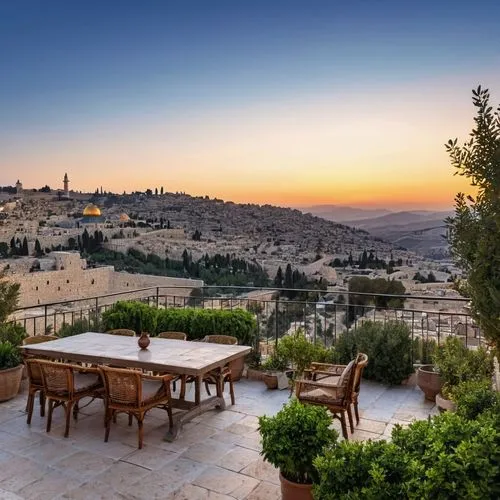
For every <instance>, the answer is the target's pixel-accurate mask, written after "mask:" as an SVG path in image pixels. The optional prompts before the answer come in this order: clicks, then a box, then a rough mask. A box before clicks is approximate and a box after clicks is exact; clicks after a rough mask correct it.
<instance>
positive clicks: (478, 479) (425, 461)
mask: <svg viewBox="0 0 500 500" xmlns="http://www.w3.org/2000/svg"><path fill="white" fill-rule="evenodd" d="M392 442H393V443H394V444H395V445H396V446H397V447H398V448H399V449H400V452H401V454H402V455H405V456H406V460H407V463H408V467H407V471H406V478H405V484H404V486H405V490H406V492H407V495H408V498H412V499H413V498H414V499H420V498H443V499H444V498H464V499H469V498H477V499H487V498H491V499H493V498H499V496H500V469H499V465H500V429H499V428H498V426H495V425H494V421H493V419H492V418H489V417H487V416H485V418H484V419H483V420H482V421H479V420H467V419H466V418H464V417H462V416H461V415H458V414H456V413H453V412H445V413H443V414H442V415H440V416H438V417H434V419H432V420H429V421H426V420H424V421H418V422H414V423H413V424H411V425H410V426H409V427H408V428H407V429H403V428H401V427H400V426H396V428H395V429H394V431H393V433H392Z"/></svg>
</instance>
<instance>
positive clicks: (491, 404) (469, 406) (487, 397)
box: [450, 379, 500, 420]
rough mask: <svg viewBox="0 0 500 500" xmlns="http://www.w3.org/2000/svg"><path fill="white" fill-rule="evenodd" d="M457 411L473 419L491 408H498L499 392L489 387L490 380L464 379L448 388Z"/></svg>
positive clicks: (499, 405)
mask: <svg viewBox="0 0 500 500" xmlns="http://www.w3.org/2000/svg"><path fill="white" fill-rule="evenodd" d="M450 397H451V399H452V401H454V402H455V403H456V405H457V410H456V411H457V413H458V414H459V415H462V416H463V417H465V418H467V419H469V420H473V419H475V418H476V417H477V416H478V415H480V414H481V413H484V412H485V411H487V410H491V409H493V408H498V409H499V410H500V394H499V393H497V392H495V391H494V390H493V389H492V387H491V380H488V379H485V380H465V381H463V382H460V383H459V384H458V385H457V386H455V387H453V388H452V389H451V390H450Z"/></svg>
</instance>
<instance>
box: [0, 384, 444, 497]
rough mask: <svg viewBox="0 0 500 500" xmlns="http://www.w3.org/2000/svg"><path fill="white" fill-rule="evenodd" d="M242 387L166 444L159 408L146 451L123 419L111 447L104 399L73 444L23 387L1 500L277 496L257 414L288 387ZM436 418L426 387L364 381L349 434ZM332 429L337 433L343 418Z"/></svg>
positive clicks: (7, 421)
mask: <svg viewBox="0 0 500 500" xmlns="http://www.w3.org/2000/svg"><path fill="white" fill-rule="evenodd" d="M235 391H236V404H235V405H234V406H230V405H229V401H228V406H227V409H226V410H224V411H218V410H213V411H210V412H207V413H205V414H203V415H200V416H198V417H196V418H195V419H193V421H191V422H189V423H188V424H186V425H185V426H184V428H183V430H182V432H181V434H180V436H179V437H178V439H177V440H176V441H174V442H168V441H164V439H163V437H164V435H165V432H166V430H167V424H166V422H165V412H164V411H160V410H158V411H156V410H153V411H152V412H151V413H150V414H148V416H147V417H146V420H145V424H144V428H145V438H144V443H145V444H144V448H143V449H142V450H138V449H137V429H136V426H135V425H133V426H132V427H129V426H128V425H127V423H128V419H127V417H126V416H125V415H120V416H118V422H117V423H116V424H115V425H113V426H112V428H111V433H110V437H109V442H108V443H105V442H104V428H103V407H102V401H93V402H90V403H88V404H87V406H85V404H86V401H82V404H81V406H82V408H81V410H80V414H79V418H78V421H76V422H74V421H72V423H71V429H70V435H69V438H67V439H65V438H64V437H63V430H64V424H63V411H62V410H61V409H60V408H59V409H56V410H55V411H54V418H53V424H52V430H51V432H50V433H49V434H47V433H46V432H45V418H41V417H40V416H39V412H38V409H39V408H38V406H37V407H36V408H35V413H34V415H33V420H32V423H31V426H28V425H26V414H25V412H24V407H25V404H26V392H25V391H22V392H21V393H20V394H19V395H18V396H17V397H16V398H15V399H13V400H11V401H8V402H5V403H0V500H15V499H17V500H18V499H30V500H31V499H53V498H59V499H92V500H97V499H101V498H102V499H106V500H108V499H122V500H123V499H127V500H134V499H136V500H137V499H162V500H182V499H185V500H205V499H209V500H231V499H241V500H243V499H246V500H274V499H279V498H280V486H279V478H278V471H277V470H276V469H274V468H273V467H272V466H271V465H269V464H268V463H266V462H264V461H263V460H262V458H261V456H260V449H261V448H260V437H259V433H258V419H257V417H258V416H259V415H264V414H267V415H271V414H275V413H276V412H277V411H278V410H279V409H280V408H281V406H282V405H283V404H284V403H286V402H287V401H288V391H268V390H267V389H266V387H265V385H264V384H263V383H262V382H257V381H249V380H241V381H240V382H238V383H236V384H235ZM188 397H189V396H188ZM89 401H90V400H89ZM436 413H437V410H436V408H435V405H434V404H433V403H430V402H427V401H425V400H424V397H423V394H422V392H420V390H419V389H418V388H415V387H413V386H398V387H392V388H388V387H385V386H382V385H380V384H376V383H372V382H366V381H363V384H362V389H361V395H360V414H361V421H360V423H359V425H358V426H357V428H356V431H355V432H354V434H352V435H351V437H350V438H351V439H355V440H365V439H387V438H390V434H391V430H392V428H393V427H394V425H395V424H398V423H399V424H403V425H407V424H408V423H409V422H410V421H411V420H412V419H414V418H416V419H424V418H427V417H428V416H429V415H433V414H436ZM333 425H334V426H335V427H336V428H337V429H339V425H338V423H337V421H334V423H333Z"/></svg>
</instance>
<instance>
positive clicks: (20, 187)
mask: <svg viewBox="0 0 500 500" xmlns="http://www.w3.org/2000/svg"><path fill="white" fill-rule="evenodd" d="M16 194H17V196H21V195H22V194H23V183H22V182H21V181H20V180H19V179H17V182H16Z"/></svg>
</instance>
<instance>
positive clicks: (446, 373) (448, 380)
mask: <svg viewBox="0 0 500 500" xmlns="http://www.w3.org/2000/svg"><path fill="white" fill-rule="evenodd" d="M433 358H434V364H435V365H436V368H437V370H438V372H439V375H440V376H441V378H442V379H443V382H444V385H443V389H442V391H441V392H442V393H443V395H444V396H446V397H448V396H449V395H450V391H452V390H453V387H456V386H457V385H459V384H460V383H461V382H463V381H465V380H485V379H487V378H491V373H492V369H493V364H492V363H493V361H492V359H491V356H490V355H489V354H488V353H487V352H486V350H485V349H483V348H479V349H477V350H475V351H473V350H471V349H468V348H467V346H465V344H464V343H463V342H462V341H461V340H460V339H459V338H458V337H448V338H447V339H446V340H445V342H444V343H443V344H442V345H440V346H439V347H438V348H437V349H436V351H435V353H434V357H433Z"/></svg>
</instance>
